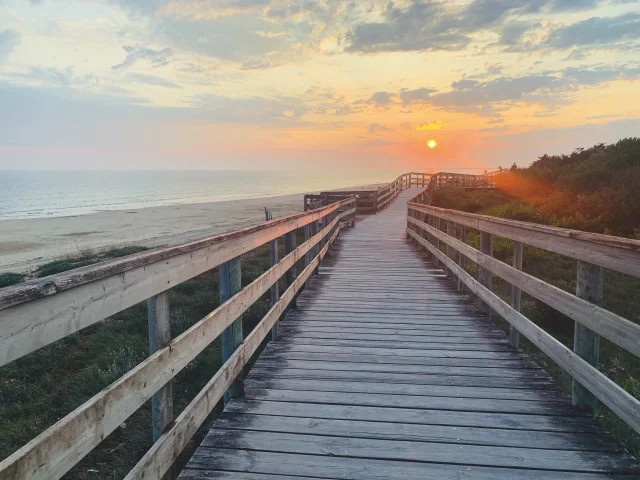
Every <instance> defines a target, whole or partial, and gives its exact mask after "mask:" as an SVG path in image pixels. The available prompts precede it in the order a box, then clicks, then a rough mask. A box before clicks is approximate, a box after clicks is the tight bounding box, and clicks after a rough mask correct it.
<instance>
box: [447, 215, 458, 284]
mask: <svg viewBox="0 0 640 480" xmlns="http://www.w3.org/2000/svg"><path fill="white" fill-rule="evenodd" d="M447 235H450V236H452V237H455V236H456V224H455V223H453V222H451V221H449V222H447ZM455 254H456V251H455V250H454V249H453V247H452V246H451V245H449V244H447V257H449V258H450V259H451V260H454V261H455ZM447 276H448V277H449V278H453V272H452V271H451V270H448V271H447Z"/></svg>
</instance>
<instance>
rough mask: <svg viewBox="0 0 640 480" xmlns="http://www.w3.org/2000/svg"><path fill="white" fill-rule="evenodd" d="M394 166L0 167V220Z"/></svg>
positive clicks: (186, 199)
mask: <svg viewBox="0 0 640 480" xmlns="http://www.w3.org/2000/svg"><path fill="white" fill-rule="evenodd" d="M401 173H403V172H400V171H379V170H371V171H368V170H364V171H362V170H360V171H341V172H309V171H211V170H207V171H193V170H190V171H185V170H181V171H166V170H164V171H113V170H107V171H86V170H85V171H42V170H29V171H13V170H11V171H0V220H2V219H8V218H42V217H59V216H71V215H82V214H86V213H93V212H98V211H103V210H123V209H129V208H144V207H155V206H161V205H174V204H185V203H200V202H218V201H225V200H238V199H246V198H258V197H266V196H278V195H289V194H295V193H310V192H317V191H320V190H330V189H335V188H345V187H351V186H358V185H369V184H374V183H380V182H382V183H385V182H390V181H392V180H394V179H395V178H396V177H397V176H398V175H400V174H401Z"/></svg>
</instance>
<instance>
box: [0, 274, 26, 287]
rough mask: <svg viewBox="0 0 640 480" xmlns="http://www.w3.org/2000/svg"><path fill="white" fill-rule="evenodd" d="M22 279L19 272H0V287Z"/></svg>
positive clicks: (8, 285)
mask: <svg viewBox="0 0 640 480" xmlns="http://www.w3.org/2000/svg"><path fill="white" fill-rule="evenodd" d="M21 281H22V275H21V274H19V273H0V288H4V287H10V286H11V285H15V284H16V283H20V282H21Z"/></svg>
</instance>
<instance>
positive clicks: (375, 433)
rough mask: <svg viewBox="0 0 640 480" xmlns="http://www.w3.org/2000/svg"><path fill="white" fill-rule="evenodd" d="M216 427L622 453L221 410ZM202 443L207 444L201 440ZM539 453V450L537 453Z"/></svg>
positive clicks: (541, 440)
mask: <svg viewBox="0 0 640 480" xmlns="http://www.w3.org/2000/svg"><path fill="white" fill-rule="evenodd" d="M216 428H229V429H237V430H262V431H270V432H281V433H291V434H311V435H342V436H349V437H358V438H376V439H385V440H409V441H414V442H442V443H450V444H454V445H455V444H469V445H487V446H500V447H521V448H530V449H531V448H536V449H543V450H568V451H586V452H611V451H615V452H624V451H625V450H624V449H623V448H622V447H620V446H619V445H617V444H616V443H615V442H614V441H612V437H611V436H610V435H607V434H604V432H603V435H589V434H587V435H585V434H581V435H579V434H575V433H564V432H545V431H532V430H513V429H511V430H506V429H496V428H479V427H465V428H459V427H455V426H449V425H418V424H411V423H389V422H385V421H371V422H366V421H360V420H342V419H321V418H316V419H314V420H313V421H309V419H308V418H299V417H286V416H272V415H254V414H249V413H245V414H240V413H228V412H227V413H224V414H223V416H222V417H221V418H220V419H219V420H217V421H216ZM203 445H206V446H209V445H208V440H205V443H203ZM540 453H543V452H540Z"/></svg>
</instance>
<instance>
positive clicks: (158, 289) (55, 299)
mask: <svg viewBox="0 0 640 480" xmlns="http://www.w3.org/2000/svg"><path fill="white" fill-rule="evenodd" d="M355 202H356V200H355V198H353V197H349V198H346V199H341V200H340V201H337V202H334V203H331V204H330V205H327V206H323V207H321V208H319V209H315V210H311V211H308V212H305V213H300V214H294V215H289V216H287V217H284V218H280V219H277V220H272V221H268V222H266V223H264V224H262V225H259V226H255V227H250V228H245V229H243V230H237V231H234V232H230V233H225V234H222V235H217V236H213V237H207V238H203V239H199V240H196V241H193V242H189V243H185V244H182V245H177V246H172V247H167V248H158V249H155V250H151V251H147V252H143V253H140V254H135V255H131V256H128V257H123V258H121V259H117V260H114V261H109V262H104V263H100V264H97V265H92V266H88V267H84V268H80V269H77V270H73V271H70V272H66V273H61V274H58V275H54V276H51V277H46V278H42V279H39V280H34V281H30V282H27V283H24V284H20V285H17V286H14V287H9V288H5V289H2V290H0V366H1V365H4V364H7V363H8V362H11V361H13V360H15V359H17V358H20V357H22V356H24V355H26V354H28V353H30V352H33V351H34V350H37V349H39V348H42V347H44V346H46V345H48V344H51V343H52V342H55V341H56V340H59V339H61V338H63V337H65V336H67V335H70V334H72V333H74V332H77V331H79V330H81V329H83V328H86V327H88V326H90V325H92V324H95V323H97V322H99V321H101V320H103V319H105V318H107V317H109V316H111V315H113V314H115V313H117V312H120V311H122V310H124V309H126V308H128V307H131V306H132V305H134V304H136V303H139V302H143V301H147V303H148V307H149V308H148V312H149V313H148V315H149V317H148V318H149V339H150V342H149V346H150V354H151V355H150V356H149V357H148V358H147V359H146V360H144V361H143V362H142V363H140V364H138V365H137V366H136V367H135V368H133V369H132V370H130V371H129V372H127V373H126V374H125V375H124V376H122V377H121V378H120V379H118V380H117V381H115V382H114V383H112V384H111V385H109V386H108V387H107V388H105V389H104V390H102V391H101V392H100V393H98V394H97V395H95V396H94V397H92V398H91V399H89V400H88V401H87V402H85V403H84V404H83V405H81V406H80V407H79V408H77V409H76V410H74V411H73V412H71V413H69V414H68V415H67V416H66V417H64V418H63V419H61V420H60V421H58V422H57V423H55V424H54V425H53V426H51V427H50V428H49V429H47V430H46V431H44V432H43V433H41V434H40V435H38V436H37V437H36V438H34V439H33V440H31V441H30V442H29V443H28V444H26V445H25V446H23V447H22V448H20V449H19V450H18V451H16V452H15V453H14V454H12V455H11V456H9V457H8V458H6V459H5V460H3V461H2V462H0V478H2V479H18V478H19V479H22V478H29V479H57V478H60V477H62V476H63V475H64V474H65V473H66V472H67V471H69V470H70V469H71V468H72V467H73V466H74V465H75V464H76V463H77V462H79V461H80V460H81V459H82V458H83V457H84V456H85V455H87V454H88V453H89V452H90V451H91V450H92V449H93V448H95V447H96V446H97V445H98V444H99V443H100V442H101V441H102V440H103V439H104V438H105V437H106V436H108V435H109V434H110V433H111V432H113V431H114V430H115V429H116V428H117V427H118V426H119V425H121V424H122V423H123V422H124V421H125V420H126V419H127V418H128V417H129V416H130V415H132V414H133V413H134V412H135V411H136V410H137V409H138V408H140V407H141V406H142V405H143V404H144V403H145V402H146V401H148V400H149V399H150V398H152V412H153V413H152V414H153V427H154V428H153V430H154V440H155V443H154V444H153V446H152V448H151V449H150V450H149V451H148V452H147V453H146V454H145V455H144V457H143V458H142V459H141V460H140V461H139V462H138V464H137V465H136V466H135V467H134V469H133V470H131V472H130V473H129V474H128V475H127V477H126V478H127V479H142V478H145V479H149V478H161V477H162V476H163V475H165V472H167V471H169V469H170V468H171V465H172V464H173V462H174V461H175V459H176V457H177V456H178V454H179V453H180V452H181V451H182V450H183V449H184V447H185V446H186V444H187V442H188V441H189V439H190V438H191V437H192V436H193V434H194V433H195V432H196V430H197V429H198V428H199V426H200V425H201V424H202V422H203V421H204V420H205V418H206V417H207V415H209V413H210V412H211V411H212V409H213V408H214V406H215V405H216V403H218V401H219V400H220V399H221V398H222V397H223V395H224V396H225V397H226V398H230V397H234V396H238V395H241V394H242V388H243V387H242V372H243V369H244V367H245V365H246V364H247V361H248V360H249V359H250V357H251V355H252V354H254V352H256V350H257V349H258V347H259V345H260V343H261V342H262V340H263V339H264V338H265V336H266V335H267V334H268V333H269V332H270V331H271V332H272V337H273V338H275V337H277V326H278V319H279V318H280V317H281V315H282V314H283V313H284V312H285V310H286V309H287V308H288V307H289V306H291V305H292V303H293V302H295V297H296V296H297V294H298V293H299V292H300V289H301V288H302V287H303V285H304V284H305V282H306V281H307V280H308V279H309V277H310V276H311V275H312V273H313V272H314V270H316V268H317V266H318V265H319V263H320V262H321V261H322V258H323V257H324V256H325V255H326V253H327V250H328V249H329V247H330V246H331V244H332V243H333V241H334V240H335V238H336V236H337V235H338V233H339V231H340V229H341V228H343V227H344V226H346V225H348V224H349V223H353V220H354V217H355ZM299 228H305V233H306V238H307V239H306V240H305V242H304V243H302V244H301V245H300V246H298V247H297V248H296V245H295V242H296V240H295V232H296V230H297V229H299ZM281 236H284V243H285V249H284V251H285V256H284V258H282V259H280V260H278V258H277V256H278V248H277V242H278V239H279V238H280V237H281ZM266 243H270V244H271V264H272V266H271V268H270V269H269V270H267V271H266V272H264V273H263V274H262V275H261V276H260V277H258V278H257V279H256V280H255V281H253V282H252V283H251V284H249V285H248V286H247V287H246V288H244V289H242V290H241V287H240V273H241V272H240V269H241V266H240V258H239V257H240V255H242V254H244V253H246V252H248V251H250V250H253V249H255V248H257V247H259V246H261V245H264V244H266ZM274 246H275V248H274ZM303 258H304V259H305V261H304V263H305V267H304V269H303V270H302V272H300V274H299V275H298V276H296V275H295V270H294V268H295V267H294V266H295V265H296V263H297V262H298V261H299V260H301V259H303ZM214 267H219V274H220V297H221V305H220V306H219V307H218V308H216V309H215V310H214V311H213V312H211V313H210V314H208V315H207V316H206V317H204V318H203V319H202V320H200V321H198V322H197V323H195V324H194V325H193V326H191V327H190V328H189V329H188V330H187V331H185V332H184V333H183V334H181V335H179V336H178V337H176V338H173V339H171V337H170V332H169V297H168V290H169V289H170V288H172V287H174V286H176V285H178V284H180V283H182V282H184V281H186V280H188V279H190V278H193V277H195V276H197V275H199V274H201V273H203V272H205V271H207V270H210V269H212V268H214ZM283 276H284V278H285V287H286V289H285V291H284V292H283V293H282V295H278V291H277V282H278V280H279V279H280V278H281V277H283ZM268 291H270V292H271V299H272V305H271V309H270V310H269V312H268V313H267V314H266V315H265V316H264V317H263V318H262V320H261V321H260V323H259V324H258V325H257V326H256V327H255V329H254V330H253V331H252V332H251V333H250V334H249V335H248V336H247V338H245V339H243V338H242V319H241V315H242V314H243V313H244V312H245V311H246V310H247V309H248V308H249V307H250V306H251V305H252V304H253V303H254V302H255V301H257V300H258V299H260V297H261V296H262V295H264V294H265V293H266V292H268ZM219 336H221V342H222V359H223V362H224V364H223V366H222V367H221V368H220V369H219V370H218V371H217V372H216V373H215V375H213V377H212V378H211V380H210V381H209V382H208V383H207V385H206V386H205V387H204V388H203V389H202V390H201V391H200V392H199V393H198V394H197V396H196V397H195V398H194V399H193V401H192V402H191V403H190V404H189V405H188V406H187V407H186V408H185V409H184V410H183V411H182V413H181V414H180V415H178V417H176V418H175V419H174V418H173V412H172V409H171V405H172V401H171V381H172V379H173V378H174V377H175V376H176V375H177V374H178V373H179V372H180V371H181V370H182V369H183V368H184V367H185V366H187V364H188V363H189V362H191V361H192V360H193V359H194V358H195V357H196V356H197V355H198V354H199V353H200V352H202V351H203V349H204V348H206V347H207V346H208V345H210V344H211V343H212V342H213V341H214V340H215V339H216V338H217V337H219ZM225 392H226V393H225Z"/></svg>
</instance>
